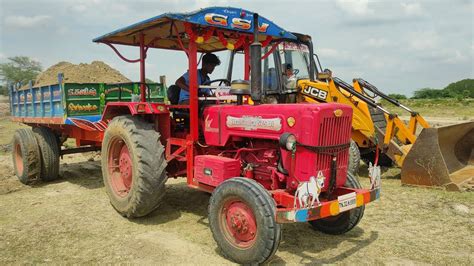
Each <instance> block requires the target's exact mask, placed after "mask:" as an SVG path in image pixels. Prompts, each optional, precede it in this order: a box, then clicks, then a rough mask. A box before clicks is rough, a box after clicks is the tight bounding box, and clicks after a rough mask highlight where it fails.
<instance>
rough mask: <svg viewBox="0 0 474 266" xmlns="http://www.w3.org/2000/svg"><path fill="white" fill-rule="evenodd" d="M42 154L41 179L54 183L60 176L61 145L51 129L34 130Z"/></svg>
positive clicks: (39, 128)
mask: <svg viewBox="0 0 474 266" xmlns="http://www.w3.org/2000/svg"><path fill="white" fill-rule="evenodd" d="M33 132H34V133H35V137H36V141H37V142H38V145H39V148H40V154H41V175H40V177H41V179H42V180H43V181H53V180H55V179H57V178H58V176H59V145H58V141H57V136H56V134H54V132H53V131H51V130H50V129H49V128H45V127H37V128H34V129H33Z"/></svg>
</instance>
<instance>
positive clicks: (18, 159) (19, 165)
mask: <svg viewBox="0 0 474 266" xmlns="http://www.w3.org/2000/svg"><path fill="white" fill-rule="evenodd" d="M15 164H16V171H17V173H18V176H22V175H23V170H24V166H23V155H22V153H21V146H20V144H19V143H17V144H16V145H15Z"/></svg>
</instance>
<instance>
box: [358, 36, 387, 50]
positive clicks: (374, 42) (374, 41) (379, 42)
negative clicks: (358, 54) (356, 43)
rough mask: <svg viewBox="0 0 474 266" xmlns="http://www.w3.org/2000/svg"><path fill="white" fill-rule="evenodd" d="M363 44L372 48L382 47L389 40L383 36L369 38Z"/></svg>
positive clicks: (385, 45)
mask: <svg viewBox="0 0 474 266" xmlns="http://www.w3.org/2000/svg"><path fill="white" fill-rule="evenodd" d="M364 44H365V45H366V46H369V47H373V48H382V47H387V46H389V45H390V42H389V41H388V40H386V39H384V38H370V39H368V40H367V41H366V42H365V43H364Z"/></svg>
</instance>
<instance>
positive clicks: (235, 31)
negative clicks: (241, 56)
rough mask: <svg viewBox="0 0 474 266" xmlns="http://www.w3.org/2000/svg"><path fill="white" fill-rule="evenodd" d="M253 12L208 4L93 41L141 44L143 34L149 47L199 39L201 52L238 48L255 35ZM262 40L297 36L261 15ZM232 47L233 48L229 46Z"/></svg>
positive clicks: (175, 46)
mask: <svg viewBox="0 0 474 266" xmlns="http://www.w3.org/2000/svg"><path fill="white" fill-rule="evenodd" d="M253 14H254V13H252V12H250V11H247V10H244V9H241V8H233V7H208V8H203V9H200V10H198V11H195V12H190V13H165V14H162V15H159V16H156V17H153V18H150V19H147V20H144V21H141V22H138V23H135V24H133V25H130V26H127V27H125V28H121V29H119V30H116V31H113V32H111V33H108V34H105V35H103V36H100V37H98V38H95V39H94V40H93V41H94V42H102V43H110V44H123V45H131V46H139V45H140V43H139V40H140V38H139V36H140V34H142V33H143V34H144V38H145V45H146V46H147V47H150V48H162V49H173V50H182V49H181V46H180V44H179V42H180V41H181V42H182V44H183V46H184V47H188V43H189V41H196V43H197V44H198V51H199V52H215V51H220V50H225V49H233V48H235V49H239V46H241V45H242V43H243V42H248V41H250V40H251V39H253V38H252V31H253V25H252V24H253ZM259 28H260V29H259V40H260V41H264V40H265V41H266V42H268V41H273V40H279V39H286V40H296V36H295V35H294V34H292V33H291V32H289V31H286V30H284V29H283V28H281V27H279V26H278V25H276V24H275V23H273V22H272V21H270V20H268V19H266V18H264V17H261V16H259ZM229 47H231V48H229Z"/></svg>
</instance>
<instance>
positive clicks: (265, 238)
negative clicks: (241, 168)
mask: <svg viewBox="0 0 474 266" xmlns="http://www.w3.org/2000/svg"><path fill="white" fill-rule="evenodd" d="M275 217H276V206H275V203H274V201H273V199H272V198H271V196H270V194H269V193H268V191H267V190H266V189H265V188H264V187H263V186H262V185H260V184H259V183H257V182H256V181H255V180H252V179H247V178H242V177H236V178H232V179H228V180H226V181H224V182H223V183H222V184H220V185H219V186H218V187H217V188H216V189H215V190H214V192H213V193H212V196H211V199H210V202H209V225H210V227H211V231H212V235H213V237H214V239H215V241H216V242H217V245H218V246H219V247H220V248H221V250H222V253H223V254H224V256H225V257H227V258H228V259H230V260H232V261H234V262H236V263H239V264H260V263H263V262H265V261H267V260H268V259H269V258H270V257H271V256H273V254H275V252H276V250H277V249H278V246H279V244H280V239H281V226H280V224H277V223H276V220H275Z"/></svg>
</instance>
